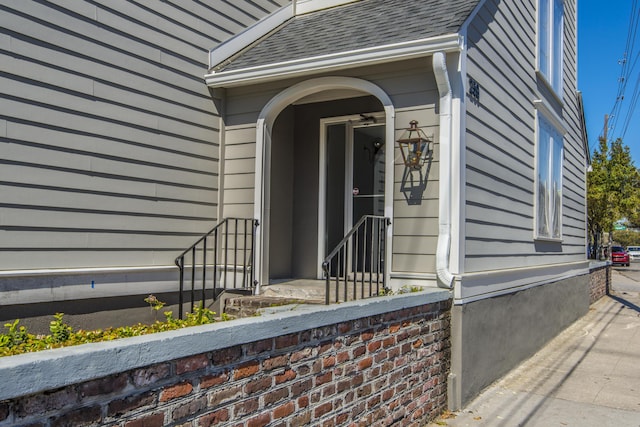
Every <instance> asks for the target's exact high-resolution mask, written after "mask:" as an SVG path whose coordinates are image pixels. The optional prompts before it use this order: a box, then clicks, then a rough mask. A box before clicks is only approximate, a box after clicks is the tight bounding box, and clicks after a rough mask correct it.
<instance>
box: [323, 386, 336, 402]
mask: <svg viewBox="0 0 640 427" xmlns="http://www.w3.org/2000/svg"><path fill="white" fill-rule="evenodd" d="M334 394H336V385H335V384H328V385H326V386H325V387H324V388H323V389H322V397H324V398H325V399H326V398H327V397H329V396H333V395H334Z"/></svg>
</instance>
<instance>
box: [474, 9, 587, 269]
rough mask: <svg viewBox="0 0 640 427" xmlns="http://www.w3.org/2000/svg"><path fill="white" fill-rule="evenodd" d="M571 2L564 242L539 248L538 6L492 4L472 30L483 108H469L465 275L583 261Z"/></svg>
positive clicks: (567, 48) (581, 164)
mask: <svg viewBox="0 0 640 427" xmlns="http://www.w3.org/2000/svg"><path fill="white" fill-rule="evenodd" d="M571 3H572V2H565V14H566V16H565V22H566V25H565V58H564V60H565V67H567V68H568V72H565V82H564V97H563V102H564V111H563V112H562V117H563V120H564V123H565V126H566V128H567V129H568V133H567V134H566V135H565V139H564V143H565V159H564V170H563V181H564V193H563V241H562V243H561V244H560V246H561V248H562V251H561V252H558V251H557V248H558V245H555V244H554V245H553V250H552V251H549V248H550V246H549V245H548V244H545V243H541V242H536V241H535V240H534V229H533V227H534V224H535V217H534V214H535V207H534V206H535V205H534V202H535V192H534V189H535V147H536V145H535V113H536V112H535V109H534V105H533V101H534V100H536V99H540V97H541V95H540V94H539V93H537V89H536V75H535V61H536V60H535V58H536V52H535V34H536V27H535V22H536V9H535V6H536V2H534V1H531V0H523V1H520V2H518V4H510V3H509V4H507V3H504V2H497V1H493V0H490V1H487V2H486V3H485V4H484V5H483V8H482V9H481V10H480V11H479V13H478V15H477V16H476V17H475V18H474V19H473V21H472V22H471V23H470V25H469V29H468V40H469V51H468V68H467V73H468V75H469V77H471V78H473V79H475V80H477V81H478V82H479V84H480V101H479V103H477V104H475V103H471V102H467V117H466V124H467V134H466V199H467V201H466V244H465V252H466V258H465V259H466V261H465V271H466V272H473V271H483V270H492V269H503V268H513V267H520V266H534V265H543V264H551V263H558V262H572V261H578V260H581V259H583V257H584V256H583V252H584V250H583V249H584V210H585V204H584V152H583V149H582V145H581V144H582V143H581V141H580V139H579V135H580V134H579V132H580V123H579V115H578V111H577V103H576V97H575V93H574V92H575V87H576V84H575V69H576V68H575V31H574V28H573V24H572V22H573V19H574V16H575V9H574V6H573V4H571Z"/></svg>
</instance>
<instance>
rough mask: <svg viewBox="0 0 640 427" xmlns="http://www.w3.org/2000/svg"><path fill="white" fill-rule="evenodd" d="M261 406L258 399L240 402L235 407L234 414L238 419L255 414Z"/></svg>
mask: <svg viewBox="0 0 640 427" xmlns="http://www.w3.org/2000/svg"><path fill="white" fill-rule="evenodd" d="M259 406H260V402H259V401H258V398H257V397H255V398H253V399H248V400H243V401H242V402H238V403H236V404H235V405H234V407H233V413H234V414H235V416H236V417H241V416H244V415H250V414H255V413H256V412H257V411H258V407H259Z"/></svg>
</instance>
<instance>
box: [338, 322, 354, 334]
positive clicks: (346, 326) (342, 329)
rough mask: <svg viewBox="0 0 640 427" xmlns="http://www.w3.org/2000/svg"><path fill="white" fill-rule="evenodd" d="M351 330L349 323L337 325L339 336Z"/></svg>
mask: <svg viewBox="0 0 640 427" xmlns="http://www.w3.org/2000/svg"><path fill="white" fill-rule="evenodd" d="M351 329H352V325H351V322H344V323H339V324H338V333H340V334H346V333H347V332H350V331H351Z"/></svg>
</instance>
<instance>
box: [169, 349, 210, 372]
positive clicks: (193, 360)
mask: <svg viewBox="0 0 640 427" xmlns="http://www.w3.org/2000/svg"><path fill="white" fill-rule="evenodd" d="M208 366H209V358H208V357H207V355H206V354H198V355H196V356H191V357H185V358H184V359H179V360H177V361H176V373H177V374H178V375H181V374H184V373H186V372H193V371H197V370H198V369H204V368H206V367H208Z"/></svg>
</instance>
